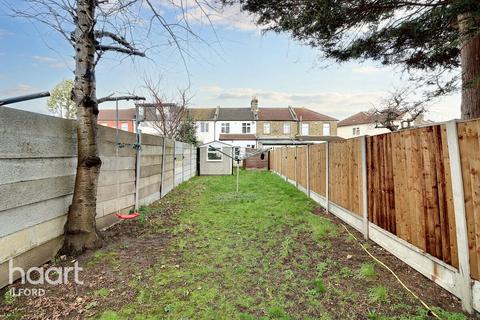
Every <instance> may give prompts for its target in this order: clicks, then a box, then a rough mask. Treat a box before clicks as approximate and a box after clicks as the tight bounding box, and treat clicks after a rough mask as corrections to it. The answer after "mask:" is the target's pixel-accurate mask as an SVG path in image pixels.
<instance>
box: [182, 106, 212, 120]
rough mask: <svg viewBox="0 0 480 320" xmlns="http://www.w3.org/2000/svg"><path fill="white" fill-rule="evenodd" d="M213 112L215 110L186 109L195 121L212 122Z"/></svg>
mask: <svg viewBox="0 0 480 320" xmlns="http://www.w3.org/2000/svg"><path fill="white" fill-rule="evenodd" d="M215 110H216V109H215V108H191V109H188V113H189V115H190V116H191V117H192V119H193V120H195V121H213V120H215V119H214V118H215Z"/></svg>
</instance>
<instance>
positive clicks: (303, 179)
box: [296, 147, 307, 188]
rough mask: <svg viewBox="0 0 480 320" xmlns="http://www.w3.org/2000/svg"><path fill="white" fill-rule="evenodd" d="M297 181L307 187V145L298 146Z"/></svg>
mask: <svg viewBox="0 0 480 320" xmlns="http://www.w3.org/2000/svg"><path fill="white" fill-rule="evenodd" d="M296 176H297V181H298V184H299V185H301V186H302V187H304V188H307V147H297V174H296Z"/></svg>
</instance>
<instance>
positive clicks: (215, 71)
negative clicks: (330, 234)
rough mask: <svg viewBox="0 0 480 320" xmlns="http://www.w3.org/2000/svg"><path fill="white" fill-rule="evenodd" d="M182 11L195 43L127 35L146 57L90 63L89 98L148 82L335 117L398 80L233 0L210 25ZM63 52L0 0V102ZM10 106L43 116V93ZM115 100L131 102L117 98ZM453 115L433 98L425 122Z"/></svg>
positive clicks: (69, 62)
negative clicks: (285, 30)
mask: <svg viewBox="0 0 480 320" xmlns="http://www.w3.org/2000/svg"><path fill="white" fill-rule="evenodd" d="M15 1H17V0H15ZM158 1H160V0H158ZM189 10H190V11H189V12H188V15H189V19H190V20H189V21H190V25H191V27H192V29H193V31H194V32H195V34H196V35H198V36H199V37H200V38H201V40H196V39H195V37H194V36H192V35H184V34H181V37H182V39H184V40H185V41H182V43H181V46H182V47H183V48H184V49H185V50H186V53H185V54H184V55H183V59H182V55H180V54H179V52H178V50H177V49H176V47H175V45H174V44H173V42H172V41H171V39H168V36H167V35H166V34H165V32H164V31H163V30H162V29H161V28H157V29H154V30H153V31H152V32H151V33H150V34H148V36H147V35H146V34H145V33H142V32H139V33H138V34H134V36H133V37H134V38H136V39H138V40H139V41H138V43H140V46H141V47H142V48H145V49H146V54H147V58H133V59H132V58H129V57H123V56H120V55H116V54H106V55H105V56H104V58H103V59H102V60H101V61H100V63H99V64H98V66H97V72H96V78H97V97H102V96H106V95H109V94H112V93H118V94H125V93H135V94H139V95H145V96H146V97H147V98H148V92H147V91H146V90H145V79H149V80H151V81H153V82H155V83H157V82H158V84H159V88H160V90H161V91H162V92H161V93H162V95H163V96H165V97H166V98H167V99H169V100H173V101H175V100H176V98H177V97H178V94H177V92H178V90H184V89H186V88H188V91H189V94H190V96H191V100H190V105H191V106H192V107H216V106H221V107H248V106H249V105H250V100H251V98H252V96H256V97H257V98H258V100H259V106H260V107H287V106H293V107H307V108H310V109H313V110H316V111H318V112H321V113H323V114H327V115H330V116H333V117H336V118H338V119H340V120H341V119H344V118H346V117H348V116H350V115H352V114H354V113H356V112H359V111H366V110H368V109H370V108H371V107H372V106H373V105H378V103H379V102H380V100H381V99H382V97H385V96H387V95H388V92H391V91H392V90H394V88H400V87H402V86H403V85H404V84H405V83H407V80H406V79H405V77H404V76H402V72H401V70H400V69H394V68H386V67H381V66H379V65H378V64H375V63H374V62H369V61H367V62H363V63H359V62H352V63H345V64H342V65H338V64H336V63H334V62H333V61H328V60H327V61H325V60H323V59H321V58H320V52H319V51H318V50H317V49H314V48H310V47H307V46H304V45H302V44H300V43H298V42H296V41H293V40H291V39H290V38H289V36H288V34H275V33H262V32H261V30H260V29H259V28H258V27H256V26H255V24H254V23H253V22H252V17H251V16H248V15H246V14H244V13H241V12H240V10H239V9H238V8H237V7H232V8H228V9H226V10H224V11H223V12H213V11H212V12H211V16H210V22H207V21H206V19H205V17H202V16H201V14H200V13H199V12H198V10H197V9H195V8H193V9H189ZM162 14H164V15H165V16H166V17H167V18H168V19H171V20H175V19H178V18H179V16H178V12H177V11H175V9H174V8H172V7H170V6H163V7H162ZM139 30H144V29H139ZM72 55H73V51H72V48H71V47H70V45H69V44H68V43H67V42H66V41H65V40H64V39H63V38H61V37H60V36H59V35H58V34H57V33H56V32H55V31H53V30H51V29H49V28H48V27H47V26H45V25H42V24H40V23H37V22H32V21H29V20H25V19H23V18H18V17H11V16H10V15H9V9H8V8H7V7H6V6H2V2H1V1H0V99H1V98H6V97H12V96H18V95H24V94H30V93H34V92H40V91H48V90H51V89H53V87H54V86H55V85H56V84H57V83H59V82H60V81H62V80H63V79H72V78H73V71H72V70H73V67H74V62H73V58H72ZM10 107H13V108H19V109H24V110H28V111H33V112H39V113H46V114H48V113H49V111H48V109H47V107H46V99H38V100H34V101H29V102H23V103H18V104H12V105H10ZM111 107H113V105H112V104H102V105H101V108H111ZM120 107H121V108H127V107H133V103H131V102H121V103H120ZM459 117H460V96H459V95H458V94H455V95H452V96H448V97H445V98H442V99H440V100H438V101H435V103H433V104H432V105H430V106H429V111H428V113H427V118H428V119H431V120H434V121H446V120H450V119H452V118H459Z"/></svg>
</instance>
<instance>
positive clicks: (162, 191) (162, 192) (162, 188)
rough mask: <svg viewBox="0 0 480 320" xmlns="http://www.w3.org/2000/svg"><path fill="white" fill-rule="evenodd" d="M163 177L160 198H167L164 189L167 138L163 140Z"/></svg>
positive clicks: (161, 178)
mask: <svg viewBox="0 0 480 320" xmlns="http://www.w3.org/2000/svg"><path fill="white" fill-rule="evenodd" d="M162 142H163V145H162V176H161V177H160V198H163V197H164V196H165V192H164V191H165V188H164V187H163V184H164V183H163V182H164V181H165V150H166V148H165V145H166V144H167V143H166V141H165V137H163V138H162Z"/></svg>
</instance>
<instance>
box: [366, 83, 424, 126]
mask: <svg viewBox="0 0 480 320" xmlns="http://www.w3.org/2000/svg"><path fill="white" fill-rule="evenodd" d="M411 96H413V94H412V93H411V92H410V91H409V90H408V89H397V90H396V91H394V92H392V93H391V94H390V96H389V97H387V98H386V99H384V100H383V101H382V102H380V104H379V105H378V106H376V107H374V108H373V109H372V110H371V111H370V112H371V115H372V117H373V119H374V121H375V128H385V129H388V130H390V131H392V132H393V131H398V130H400V129H405V128H410V127H412V126H413V125H414V124H415V122H416V121H417V120H419V119H420V117H421V116H423V115H424V114H425V112H426V106H425V105H426V103H427V102H428V100H426V99H420V100H411V99H410V97H411Z"/></svg>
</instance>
